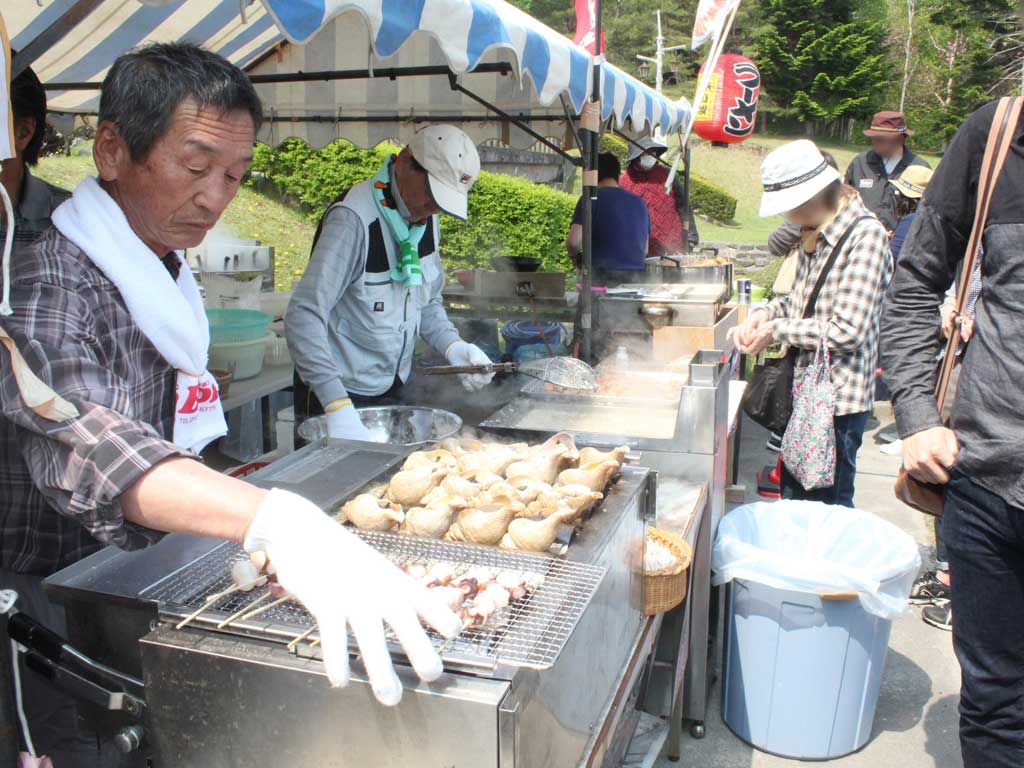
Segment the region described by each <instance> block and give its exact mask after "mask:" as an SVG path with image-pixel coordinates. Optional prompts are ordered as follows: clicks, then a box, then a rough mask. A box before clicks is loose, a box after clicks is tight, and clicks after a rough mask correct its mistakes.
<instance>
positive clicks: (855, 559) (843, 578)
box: [711, 501, 921, 619]
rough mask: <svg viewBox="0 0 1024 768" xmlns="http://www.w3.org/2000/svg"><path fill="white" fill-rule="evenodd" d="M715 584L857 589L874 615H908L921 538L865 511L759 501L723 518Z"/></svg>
mask: <svg viewBox="0 0 1024 768" xmlns="http://www.w3.org/2000/svg"><path fill="white" fill-rule="evenodd" d="M711 567H712V569H713V572H714V573H713V576H712V583H713V584H716V585H718V584H724V583H726V582H728V581H732V580H733V579H743V580H745V581H753V582H757V583H759V584H764V585H766V586H769V587H774V588H776V589H791V590H794V591H798V592H810V593H818V594H820V593H828V592H856V593H857V594H858V596H859V597H860V603H861V606H862V607H863V608H864V610H865V611H867V612H868V613H871V614H874V615H875V616H879V617H881V618H884V619H892V618H894V617H896V616H900V615H903V614H906V613H907V612H908V611H909V608H908V607H907V596H908V595H909V594H910V589H911V587H912V586H913V584H914V579H915V578H916V577H917V573H918V570H919V569H920V567H921V555H920V553H919V552H918V547H917V543H916V542H915V541H914V540H913V539H912V538H911V537H910V536H908V535H907V534H906V533H905V532H903V531H902V530H900V529H899V528H897V527H896V526H895V525H893V524H892V523H889V522H887V521H885V520H882V519H881V518H879V517H876V516H875V515H872V514H870V513H868V512H864V511H862V510H859V509H849V508H848V507H839V506H832V505H828V504H821V503H818V502H812V501H778V502H775V503H765V502H757V503H755V504H747V505H746V506H743V507H739V508H738V509H734V510H733V511H732V512H730V513H729V514H727V515H726V516H725V517H723V518H722V521H721V522H720V523H719V525H718V533H717V534H716V536H715V545H714V550H713V552H712V556H711Z"/></svg>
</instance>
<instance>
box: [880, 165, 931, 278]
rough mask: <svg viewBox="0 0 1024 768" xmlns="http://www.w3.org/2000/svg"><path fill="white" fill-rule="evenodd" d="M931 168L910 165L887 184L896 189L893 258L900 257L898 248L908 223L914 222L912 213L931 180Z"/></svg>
mask: <svg viewBox="0 0 1024 768" xmlns="http://www.w3.org/2000/svg"><path fill="white" fill-rule="evenodd" d="M932 173H933V171H932V169H931V168H928V167H927V166H924V165H912V166H910V167H909V168H907V170H905V171H904V172H903V173H902V174H900V177H899V178H897V179H891V180H890V181H889V184H891V185H892V187H893V189H895V190H896V217H897V220H898V223H897V224H896V231H895V232H893V233H892V242H891V243H890V248H892V257H893V259H898V258H899V257H900V248H902V247H903V241H904V240H906V239H907V232H909V231H910V225H911V224H913V223H914V214H915V213H916V212H917V205H918V203H920V202H921V198H922V197H923V196H924V191H925V189H927V187H928V182H929V181H931V180H932Z"/></svg>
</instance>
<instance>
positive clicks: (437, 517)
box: [402, 504, 455, 539]
mask: <svg viewBox="0 0 1024 768" xmlns="http://www.w3.org/2000/svg"><path fill="white" fill-rule="evenodd" d="M454 516H455V510H454V509H453V508H452V507H451V506H450V505H442V504H437V505H431V506H427V507H413V508H412V509H410V510H409V511H408V512H406V513H405V522H404V523H402V533H408V534H410V535H412V536H425V537H426V538H429V539H439V538H441V537H442V536H444V534H445V532H446V531H447V530H448V529H449V528H450V527H451V524H452V518H453V517H454Z"/></svg>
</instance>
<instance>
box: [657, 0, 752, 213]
mask: <svg viewBox="0 0 1024 768" xmlns="http://www.w3.org/2000/svg"><path fill="white" fill-rule="evenodd" d="M739 7H740V0H700V5H698V6H697V18H696V19H695V20H694V23H693V39H692V49H693V50H697V49H698V48H700V47H701V46H702V45H703V44H704V43H705V42H707V41H708V40H710V41H711V48H710V51H709V53H708V58H707V60H706V61H705V62H704V67H703V70H702V71H701V75H700V79H699V80H697V91H696V93H695V94H694V96H693V102H692V103H693V109H692V110H691V112H690V116H689V119H688V120H687V121H686V124H685V125H684V126H683V128H682V130H681V131H680V133H679V154H678V155H676V159H675V161H674V162H673V163H672V171H671V172H670V173H669V175H668V179H666V181H665V192H666V194H667V193H669V192H671V191H672V184H673V183H674V182H675V180H676V174H677V173H678V172H679V163H680V162H681V160H682V157H683V155H684V154H685V150H686V143H687V142H688V141H689V140H690V131H692V130H693V124H694V121H696V119H697V111H698V109H699V108H700V104H701V101H702V100H703V98H704V94H705V92H706V91H707V89H708V85H710V84H711V77H712V75H713V73H714V71H715V67H716V66H717V65H718V57H719V56H721V55H722V51H723V50H724V48H725V40H726V38H728V37H729V30H730V29H731V28H732V23H733V21H735V19H736V11H737V10H739Z"/></svg>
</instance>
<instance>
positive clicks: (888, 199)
mask: <svg viewBox="0 0 1024 768" xmlns="http://www.w3.org/2000/svg"><path fill="white" fill-rule="evenodd" d="M864 135H865V136H867V137H868V138H869V139H871V149H869V150H867V151H866V152H862V153H861V154H859V155H857V157H855V158H854V159H853V162H851V163H850V166H849V167H848V168H847V169H846V183H847V184H849V185H850V186H851V187H853V188H854V189H856V190H857V191H858V192H860V196H861V199H862V200H863V201H864V205H865V206H867V208H868V210H869V211H871V212H872V213H873V214H875V215H876V216H878V219H879V221H881V222H882V224H884V225H885V228H886V230H888V231H889V232H892V231H894V230H895V229H896V225H897V224H898V223H899V216H898V215H897V212H896V191H895V190H894V189H893V187H892V185H891V184H890V183H889V182H890V181H891V180H892V179H896V178H899V176H900V175H901V174H902V173H903V172H904V171H905V170H906V169H907V168H910V167H911V166H915V165H923V166H925V167H929V166H928V162H927V161H926V160H924V159H923V158H921V157H919V156H918V155H916V154H914V153H913V152H911V151H910V148H909V147H908V146H907V139H908V138H910V137H911V136H913V135H914V132H913V131H912V130H910V129H909V128H908V127H907V121H906V118H904V116H903V113H902V112H879V113H878V114H876V115H875V116H874V118H872V120H871V127H870V128H868V129H867V130H866V131H864Z"/></svg>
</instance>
